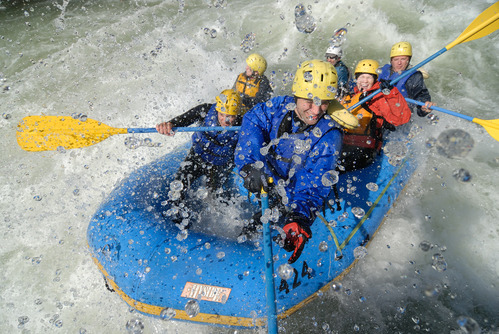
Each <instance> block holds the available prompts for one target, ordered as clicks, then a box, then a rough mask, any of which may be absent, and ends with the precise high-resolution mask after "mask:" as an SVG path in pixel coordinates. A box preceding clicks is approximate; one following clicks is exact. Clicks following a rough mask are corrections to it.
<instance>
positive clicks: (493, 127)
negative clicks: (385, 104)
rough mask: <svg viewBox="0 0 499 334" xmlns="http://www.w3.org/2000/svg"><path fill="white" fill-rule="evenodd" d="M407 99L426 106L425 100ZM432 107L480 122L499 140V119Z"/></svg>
mask: <svg viewBox="0 0 499 334" xmlns="http://www.w3.org/2000/svg"><path fill="white" fill-rule="evenodd" d="M405 100H406V101H407V102H409V103H414V104H417V105H420V106H424V103H423V102H419V101H416V100H413V99H409V98H406V99H405ZM430 109H433V110H437V111H441V112H443V113H446V114H448V115H452V116H456V117H459V118H462V119H465V120H467V121H470V122H473V123H477V124H480V125H481V126H483V127H484V128H485V130H487V132H488V133H489V135H491V136H492V138H494V139H495V140H497V141H499V119H491V120H484V119H479V118H473V117H470V116H466V115H462V114H460V113H457V112H455V111H452V110H447V109H444V108H440V107H437V106H433V107H430Z"/></svg>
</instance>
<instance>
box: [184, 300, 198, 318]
mask: <svg viewBox="0 0 499 334" xmlns="http://www.w3.org/2000/svg"><path fill="white" fill-rule="evenodd" d="M185 312H186V313H187V315H188V316H189V317H191V318H193V317H195V316H197V315H198V314H199V303H198V302H197V300H194V299H192V300H189V301H188V302H187V304H185Z"/></svg>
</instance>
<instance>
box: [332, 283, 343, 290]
mask: <svg viewBox="0 0 499 334" xmlns="http://www.w3.org/2000/svg"><path fill="white" fill-rule="evenodd" d="M341 288H342V285H341V283H337V282H335V283H333V284H331V290H333V291H334V292H338V291H340V290H341Z"/></svg>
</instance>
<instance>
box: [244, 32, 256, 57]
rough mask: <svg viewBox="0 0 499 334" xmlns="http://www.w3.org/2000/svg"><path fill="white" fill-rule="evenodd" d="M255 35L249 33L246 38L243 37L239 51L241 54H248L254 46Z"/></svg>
mask: <svg viewBox="0 0 499 334" xmlns="http://www.w3.org/2000/svg"><path fill="white" fill-rule="evenodd" d="M255 39H256V35H255V33H252V32H250V33H249V34H247V35H246V36H244V39H243V41H242V42H241V50H242V51H243V52H249V51H250V50H251V49H253V47H254V46H255Z"/></svg>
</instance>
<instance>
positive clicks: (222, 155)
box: [192, 103, 238, 166]
mask: <svg viewBox="0 0 499 334" xmlns="http://www.w3.org/2000/svg"><path fill="white" fill-rule="evenodd" d="M215 107H216V103H214V104H213V105H212V106H211V108H210V110H208V113H207V114H206V117H205V118H204V121H203V126H220V124H219V123H218V112H217V111H216V109H215ZM237 138H238V132H237V131H209V132H195V133H194V134H193V135H192V148H193V149H194V152H195V153H196V154H198V155H199V156H201V158H203V160H204V161H206V162H209V163H211V164H213V165H215V166H222V165H226V164H228V163H230V162H232V159H233V158H234V150H235V148H236V144H237Z"/></svg>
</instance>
